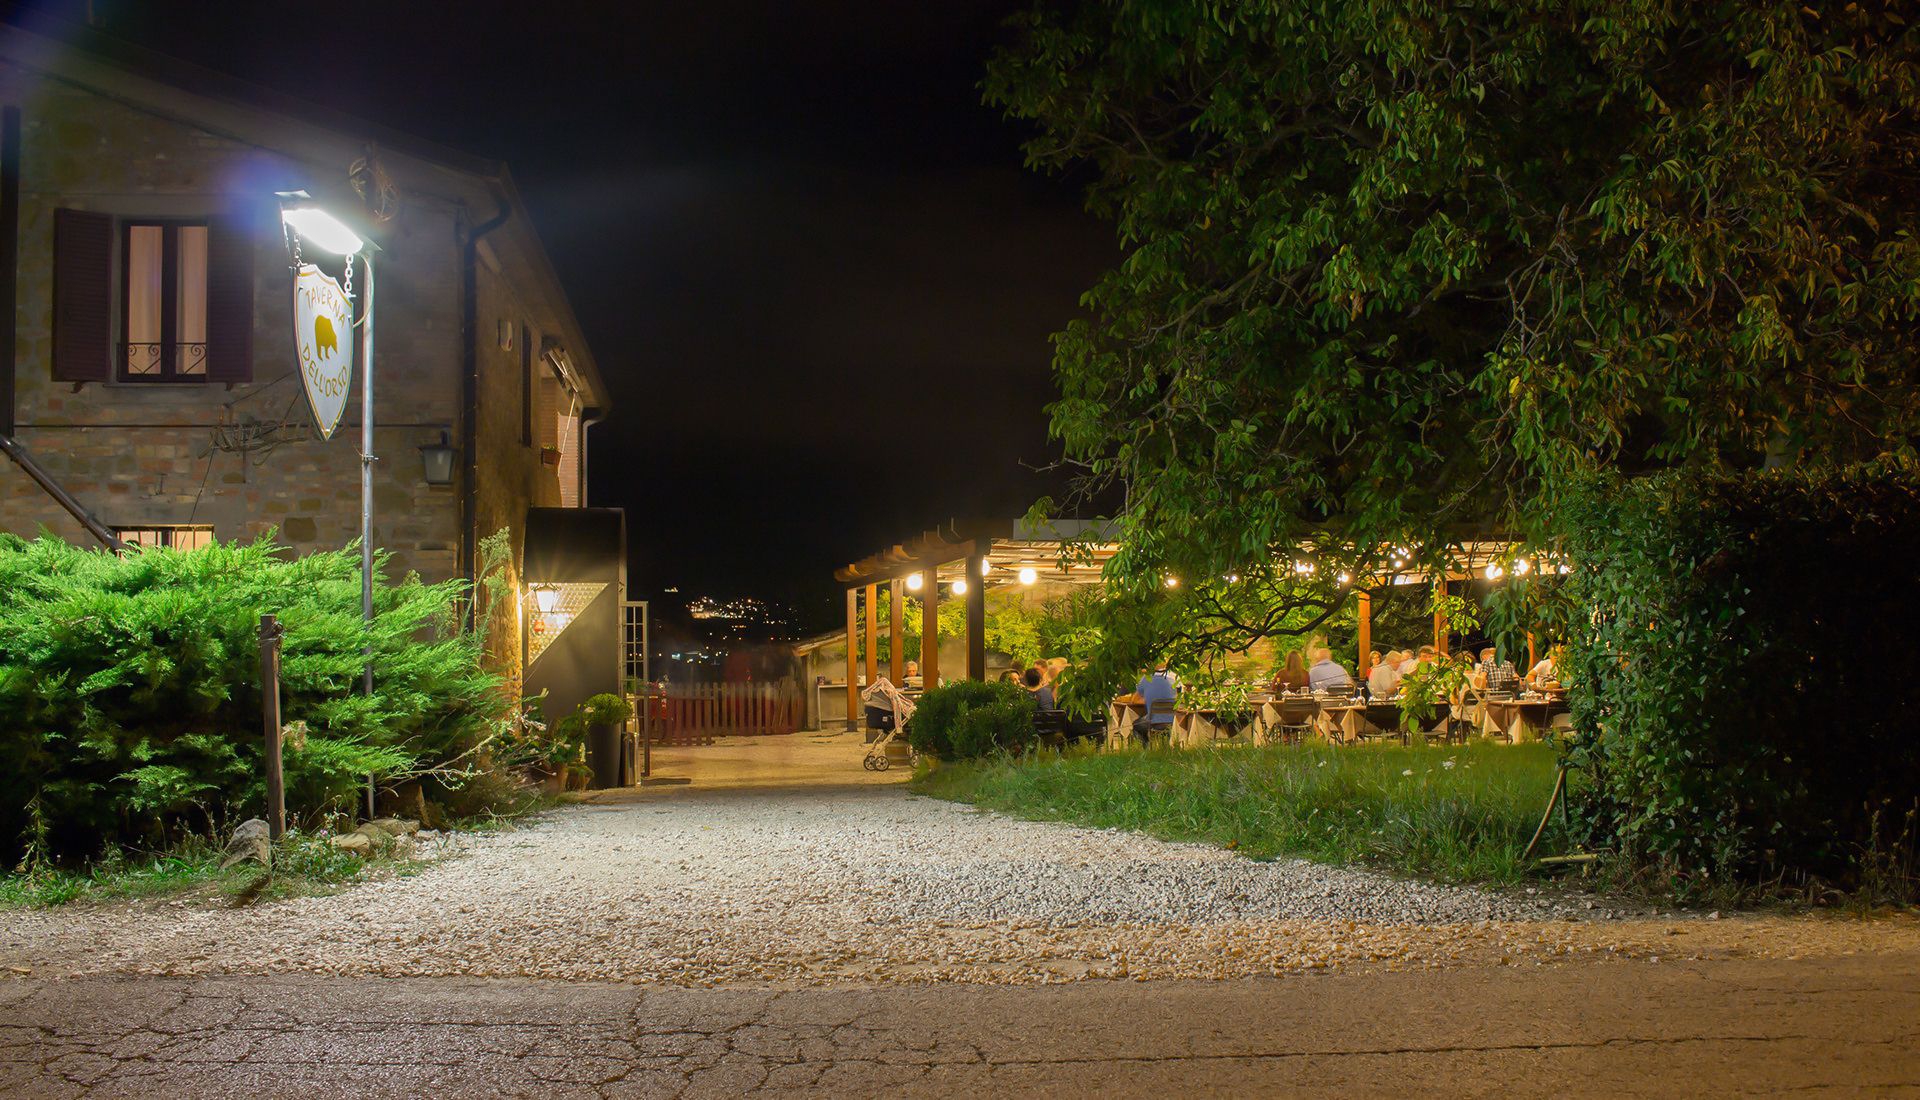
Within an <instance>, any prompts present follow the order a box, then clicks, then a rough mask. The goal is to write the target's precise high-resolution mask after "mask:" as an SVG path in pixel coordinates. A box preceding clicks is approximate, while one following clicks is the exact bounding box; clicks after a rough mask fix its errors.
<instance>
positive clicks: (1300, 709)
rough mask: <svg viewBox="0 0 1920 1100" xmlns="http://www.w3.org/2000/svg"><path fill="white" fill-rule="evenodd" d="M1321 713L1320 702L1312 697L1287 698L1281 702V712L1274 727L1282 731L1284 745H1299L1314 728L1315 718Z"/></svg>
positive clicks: (1281, 741) (1281, 736)
mask: <svg viewBox="0 0 1920 1100" xmlns="http://www.w3.org/2000/svg"><path fill="white" fill-rule="evenodd" d="M1319 713H1320V704H1318V703H1316V702H1314V701H1313V700H1312V699H1311V698H1305V699H1285V700H1282V701H1281V703H1280V713H1279V715H1278V716H1277V717H1276V718H1275V720H1274V723H1273V726H1274V729H1276V730H1278V731H1279V733H1280V743H1281V744H1283V745H1298V744H1299V743H1300V742H1302V741H1304V740H1306V736H1307V733H1308V731H1309V730H1311V729H1312V728H1313V719H1314V716H1315V715H1318V714H1319Z"/></svg>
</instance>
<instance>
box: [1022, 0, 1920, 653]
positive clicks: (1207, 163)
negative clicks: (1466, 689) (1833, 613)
mask: <svg viewBox="0 0 1920 1100" xmlns="http://www.w3.org/2000/svg"><path fill="white" fill-rule="evenodd" d="M1903 7H1904V5H1901V4H1899V3H1893V2H1887V0H1882V2H1863V3H1858V4H1852V3H1850V4H1845V5H1841V4H1819V5H1805V6H1803V5H1802V4H1801V3H1799V2H1798V0H1760V2H1748V0H1707V2H1701V3H1682V2H1677V0H1472V2H1452V3H1439V2H1431V0H1243V2H1240V3H1234V4H1221V3H1216V2H1212V0H1089V2H1087V3H1082V4H1075V5H1069V6H1066V7H1064V8H1060V7H1056V6H1055V5H1053V4H1042V5H1041V6H1039V7H1037V8H1036V9H1034V10H1033V11H1031V12H1029V13H1028V14H1026V15H1024V16H1021V17H1018V18H1017V19H1016V20H1015V21H1014V24H1013V31H1014V34H1015V36H1016V38H1015V41H1014V42H1013V44H1011V45H1010V46H1009V47H1008V48H1006V49H1005V50H1003V51H1002V52H1001V53H1000V54H998V55H997V57H996V58H995V60H994V61H993V63H992V65H991V67H990V70H989V75H988V78H987V81H986V84H985V89H986V94H987V97H988V99H989V101H990V102H992V103H995V104H997V105H999V106H1001V107H1003V108H1004V109H1005V110H1006V111H1007V112H1008V113H1009V114H1010V115H1012V116H1014V117H1015V118H1018V119H1021V120H1025V121H1027V122H1028V123H1031V124H1032V126H1033V131H1032V137H1031V139H1030V140H1029V141H1028V142H1027V144H1026V146H1025V148H1026V153H1027V159H1028V162H1029V164H1030V165H1032V166H1033V167H1035V168H1037V169H1041V170H1045V171H1050V172H1058V173H1063V174H1070V178H1075V179H1085V180H1086V181H1087V199H1088V206H1089V208H1090V209H1091V210H1092V211H1093V212H1094V213H1096V214H1097V215H1099V216H1101V217H1103V218H1106V219H1109V220H1110V221H1111V222H1112V223H1113V224H1114V226H1115V228H1116V231H1117V233H1118V238H1119V242H1120V244H1121V246H1122V248H1123V250H1124V255H1123V258H1122V260H1121V261H1120V263H1119V264H1118V266H1116V267H1115V268H1114V269H1113V270H1111V271H1110V272H1108V273H1107V274H1106V275H1105V276H1104V277H1103V278H1102V279H1101V280H1100V281H1099V283H1098V284H1097V285H1096V286H1094V287H1093V288H1092V289H1091V290H1090V291H1089V292H1088V293H1087V295H1086V296H1085V298H1084V303H1083V304H1084V306H1085V307H1086V310H1087V316H1085V317H1084V318H1082V319H1080V320H1076V321H1073V322H1072V323H1071V324H1069V325H1068V326H1067V327H1066V328H1065V329H1064V330H1063V331H1062V332H1060V333H1059V334H1058V335H1057V336H1056V337H1055V345H1056V348H1055V371H1056V374H1057V377H1058V382H1059V386H1060V390H1061V396H1060V398H1059V400H1058V401H1056V402H1055V403H1054V404H1053V405H1052V406H1051V417H1052V429H1053V432H1054V433H1055V435H1056V436H1057V437H1058V438H1059V439H1060V440H1061V441H1062V442H1063V444H1064V448H1065V453H1066V458H1067V460H1068V461H1069V462H1071V463H1073V464H1076V465H1077V467H1078V469H1079V470H1080V472H1081V474H1082V475H1083V478H1082V483H1081V485H1080V489H1081V491H1082V492H1083V493H1085V494H1089V495H1095V496H1097V495H1099V494H1101V493H1107V494H1109V497H1111V496H1117V495H1123V499H1124V507H1123V509H1122V513H1121V517H1120V518H1121V522H1122V525H1123V526H1122V534H1123V540H1122V541H1123V543H1124V547H1125V548H1124V550H1123V551H1122V553H1121V554H1120V556H1119V557H1118V558H1117V559H1115V561H1114V563H1113V565H1112V566H1111V567H1110V570H1109V576H1110V578H1111V580H1112V582H1113V585H1112V588H1111V590H1112V591H1113V592H1114V596H1115V602H1114V604H1113V605H1112V606H1111V607H1110V608H1109V609H1108V610H1107V612H1106V613H1105V614H1104V615H1103V616H1102V618H1103V620H1104V625H1105V627H1106V643H1107V648H1108V650H1109V651H1110V653H1111V657H1112V659H1111V660H1110V661H1109V662H1108V671H1109V672H1110V673H1112V674H1113V675H1118V674H1119V673H1120V672H1121V671H1122V670H1123V666H1126V665H1129V664H1137V663H1138V662H1140V661H1141V660H1143V659H1144V657H1145V653H1146V651H1147V650H1148V649H1150V648H1152V647H1154V646H1157V645H1160V644H1163V642H1164V639H1165V637H1167V636H1168V635H1167V633H1166V632H1167V631H1168V630H1170V629H1176V628H1179V629H1185V630H1187V631H1189V632H1200V633H1205V632H1208V631H1212V634H1211V636H1208V637H1198V638H1196V639H1194V640H1195V642H1196V644H1200V645H1203V646H1216V647H1218V646H1230V645H1232V644H1234V643H1235V642H1237V641H1239V640H1240V639H1243V638H1245V637H1246V636H1248V635H1249V634H1252V633H1257V632H1259V631H1262V630H1271V629H1280V630H1288V629H1291V630H1312V629H1317V627H1318V619H1319V617H1321V616H1323V615H1324V614H1326V611H1325V607H1326V605H1327V604H1328V603H1330V602H1335V601H1337V600H1339V599H1340V598H1341V593H1340V592H1339V591H1338V581H1337V577H1338V576H1339V575H1340V574H1342V573H1345V574H1349V575H1351V576H1352V577H1355V578H1363V577H1371V576H1373V575H1375V574H1376V573H1378V572H1379V571H1381V570H1384V569H1389V568H1390V566H1389V564H1388V562H1387V561H1386V560H1384V559H1385V558H1386V557H1387V556H1388V555H1389V554H1390V553H1391V549H1390V548H1394V547H1398V548H1400V549H1401V550H1403V551H1405V552H1406V556H1408V557H1410V558H1412V559H1413V562H1414V565H1419V564H1433V563H1434V562H1435V561H1436V560H1437V559H1438V557H1439V556H1440V555H1442V554H1443V553H1444V550H1445V547H1446V546H1447V544H1448V542H1449V541H1450V539H1452V538H1455V537H1457V536H1458V535H1459V534H1460V532H1461V531H1462V530H1485V529H1488V528H1499V529H1502V530H1506V531H1511V532H1514V533H1518V534H1523V535H1534V536H1540V537H1548V536H1551V535H1553V534H1554V533H1555V524H1554V517H1555V516H1556V514H1557V510H1558V501H1559V496H1560V491H1561V489H1562V487H1563V486H1564V485H1566V484H1567V483H1568V481H1569V479H1570V478H1573V477H1575V476H1577V475H1580V474H1581V473H1582V472H1584V471H1588V470H1592V469H1596V468H1610V469H1617V470H1621V471H1625V472H1628V473H1639V472H1646V471H1650V470H1654V469H1659V468H1663V467H1670V466H1685V465H1694V466H1709V467H1731V468H1747V467H1754V466H1758V465H1761V464H1763V463H1765V462H1767V461H1769V460H1772V461H1798V462H1803V463H1816V462H1824V461H1832V460H1842V459H1848V458H1857V457H1867V456H1872V455H1875V454H1881V453H1885V452H1888V451H1911V447H1912V441H1913V437H1914V431H1915V426H1916V423H1920V397H1917V396H1916V391H1915V387H1914V385H1913V381H1914V379H1913V365H1912V364H1913V363H1914V362H1915V358H1916V352H1920V347H1917V346H1916V339H1915V336H1916V315H1917V314H1920V240H1916V236H1915V230H1916V228H1917V227H1916V216H1915V202H1916V199H1915V196H1916V195H1920V186H1916V184H1917V183H1920V180H1916V163H1915V158H1916V153H1920V119H1916V111H1915V108H1916V105H1920V68H1917V67H1916V64H1915V61H1916V51H1917V50H1920V38H1917V37H1916V31H1915V30H1914V29H1913V27H1912V26H1911V25H1909V23H1908V22H1907V21H1906V19H1905V18H1904V17H1903V16H1902V15H1901V10H1902V8H1903ZM1295 559H1303V560H1305V561H1307V562H1309V563H1312V564H1315V565H1317V566H1318V568H1317V570H1316V572H1314V573H1311V574H1302V573H1295V572H1293V571H1291V570H1290V569H1289V565H1290V563H1291V562H1292V561H1294V560H1295ZM1169 577H1173V578H1178V579H1179V581H1180V582H1181V583H1180V587H1178V588H1173V589H1170V588H1168V587H1166V578H1169ZM1230 578H1237V579H1230ZM1169 603H1178V604H1182V605H1184V606H1182V607H1180V608H1178V609H1177V610H1168V608H1167V605H1168V604H1169ZM1179 624H1186V625H1185V626H1184V627H1179ZM1113 675H1109V676H1107V677H1106V678H1107V679H1112V678H1113Z"/></svg>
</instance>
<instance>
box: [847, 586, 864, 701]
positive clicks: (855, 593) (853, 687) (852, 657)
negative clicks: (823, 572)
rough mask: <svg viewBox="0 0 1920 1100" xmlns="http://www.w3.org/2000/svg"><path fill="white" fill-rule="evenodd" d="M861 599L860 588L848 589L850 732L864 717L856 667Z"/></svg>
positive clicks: (858, 653)
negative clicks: (856, 615)
mask: <svg viewBox="0 0 1920 1100" xmlns="http://www.w3.org/2000/svg"><path fill="white" fill-rule="evenodd" d="M859 598H860V590H859V589H858V588H849V589H847V729H849V730H857V729H859V728H860V724H859V723H860V719H861V717H863V716H862V715H861V713H860V684H859V682H858V681H859V673H858V670H857V669H856V668H855V667H854V662H856V661H858V660H859V659H860V639H859V638H857V637H855V635H856V634H857V633H858V631H859V625H858V624H857V623H856V622H855V620H854V616H855V614H856V613H857V611H858V609H857V608H856V607H854V603H855V602H856V601H857V600H858V599H859Z"/></svg>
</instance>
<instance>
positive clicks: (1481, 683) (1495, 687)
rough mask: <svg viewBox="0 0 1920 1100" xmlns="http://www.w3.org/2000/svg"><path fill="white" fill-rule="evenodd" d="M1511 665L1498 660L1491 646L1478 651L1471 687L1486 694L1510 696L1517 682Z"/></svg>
mask: <svg viewBox="0 0 1920 1100" xmlns="http://www.w3.org/2000/svg"><path fill="white" fill-rule="evenodd" d="M1519 678H1520V677H1519V674H1518V673H1516V672H1514V670H1513V665H1511V664H1510V663H1508V662H1506V661H1502V660H1499V659H1498V654H1497V653H1495V652H1494V648H1493V647H1492V646H1488V647H1487V648H1485V649H1483V650H1481V651H1480V663H1479V664H1478V665H1476V666H1474V670H1473V685H1474V686H1475V687H1477V688H1479V689H1481V690H1482V691H1486V692H1505V693H1507V694H1512V693H1513V689H1514V684H1515V683H1516V682H1518V680H1519Z"/></svg>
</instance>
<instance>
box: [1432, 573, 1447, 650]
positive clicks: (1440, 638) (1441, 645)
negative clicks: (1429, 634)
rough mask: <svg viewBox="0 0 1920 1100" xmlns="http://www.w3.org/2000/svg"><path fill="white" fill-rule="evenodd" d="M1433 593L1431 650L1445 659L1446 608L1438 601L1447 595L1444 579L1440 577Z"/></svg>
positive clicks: (1445, 579) (1445, 580)
mask: <svg viewBox="0 0 1920 1100" xmlns="http://www.w3.org/2000/svg"><path fill="white" fill-rule="evenodd" d="M1433 593H1434V608H1433V648H1434V651H1435V652H1437V653H1439V654H1440V656H1442V657H1445V656H1446V655H1447V608H1446V605H1445V604H1443V603H1441V602H1440V601H1441V600H1442V599H1444V598H1445V597H1446V594H1447V578H1446V577H1444V576H1443V577H1441V578H1440V581H1439V583H1437V584H1435V585H1434V588H1433Z"/></svg>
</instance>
